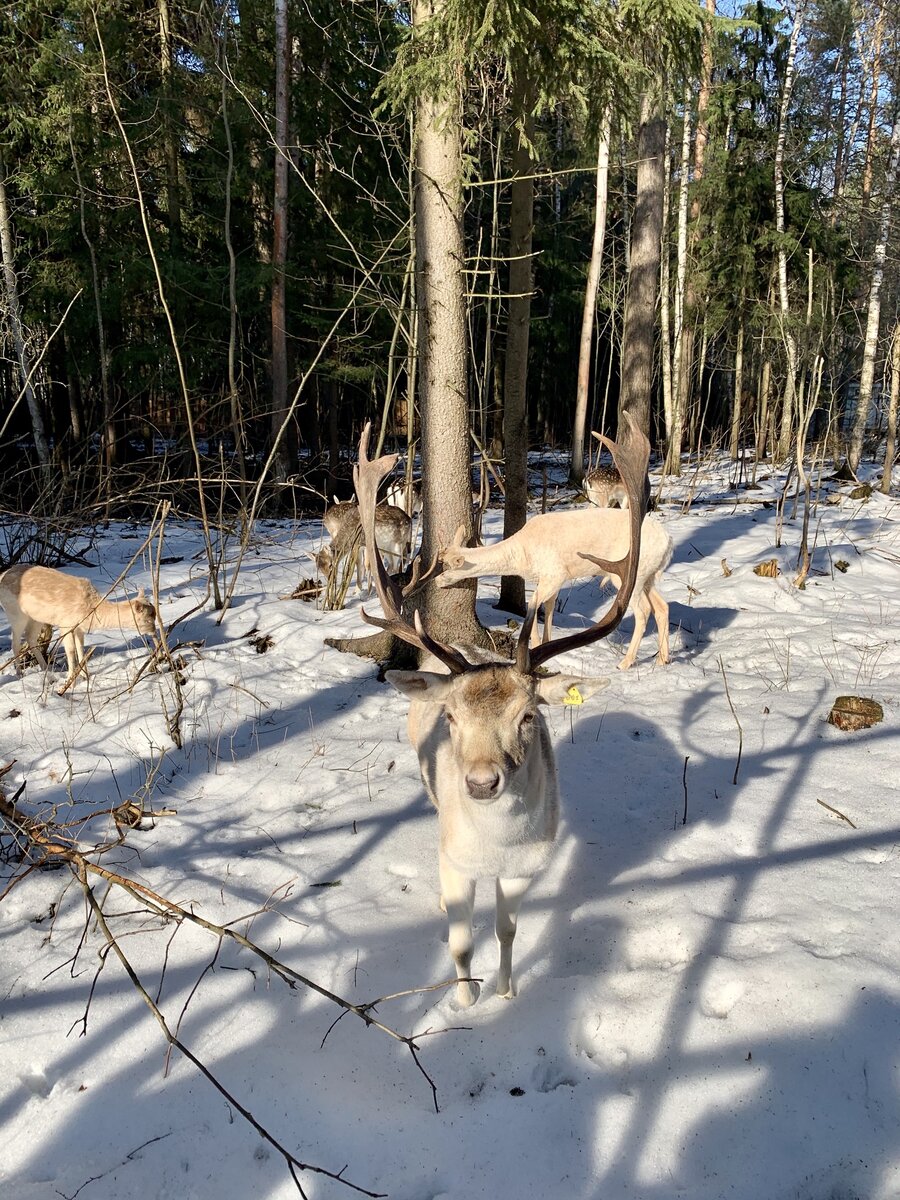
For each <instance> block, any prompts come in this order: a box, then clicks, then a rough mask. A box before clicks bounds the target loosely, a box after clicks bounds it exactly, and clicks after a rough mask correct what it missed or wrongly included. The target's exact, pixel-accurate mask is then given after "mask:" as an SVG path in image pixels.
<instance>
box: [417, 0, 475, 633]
mask: <svg viewBox="0 0 900 1200" xmlns="http://www.w3.org/2000/svg"><path fill="white" fill-rule="evenodd" d="M442 8H443V3H442V0H433V2H431V0H415V3H414V6H413V21H414V23H415V24H416V25H420V24H422V23H423V22H424V21H426V20H427V19H428V18H429V17H430V16H431V15H432V14H433V13H434V14H437V13H439V12H440V11H441V9H442ZM417 115H418V121H417V126H418V128H417V139H416V179H417V186H416V296H417V299H418V304H419V310H418V358H419V364H418V365H419V372H418V373H419V409H420V412H421V414H422V489H423V497H422V500H423V504H422V557H423V559H424V561H425V563H426V564H428V563H430V562H431V560H432V559H433V557H434V556H435V554H437V553H438V551H439V550H441V549H442V548H443V547H445V546H448V545H449V544H450V542H451V541H452V540H453V535H454V533H455V532H456V530H457V529H458V528H459V526H460V525H461V526H462V527H463V529H464V532H465V540H466V541H468V540H469V539H471V537H472V532H473V522H472V491H471V454H470V449H469V410H468V394H467V389H466V358H467V355H466V282H465V275H464V268H465V245H464V241H463V197H462V178H463V167H462V117H461V109H460V100H459V98H458V97H457V96H453V97H451V98H437V97H435V96H430V95H423V96H422V97H421V98H420V100H419V105H418V114H417ZM475 587H476V585H475V581H474V580H469V581H466V582H465V583H461V584H458V585H457V586H456V587H452V588H437V587H435V586H434V584H430V585H428V586H427V587H426V588H425V589H424V591H423V592H422V594H421V596H420V597H417V598H416V607H417V608H418V609H419V611H420V612H421V614H422V619H423V621H424V622H425V625H426V628H427V629H428V630H429V631H430V632H432V633H433V634H434V635H435V636H436V637H437V638H439V639H441V640H442V641H469V642H473V641H480V640H482V639H483V636H484V635H483V632H482V631H481V627H480V626H479V624H478V621H477V618H476V616H475Z"/></svg>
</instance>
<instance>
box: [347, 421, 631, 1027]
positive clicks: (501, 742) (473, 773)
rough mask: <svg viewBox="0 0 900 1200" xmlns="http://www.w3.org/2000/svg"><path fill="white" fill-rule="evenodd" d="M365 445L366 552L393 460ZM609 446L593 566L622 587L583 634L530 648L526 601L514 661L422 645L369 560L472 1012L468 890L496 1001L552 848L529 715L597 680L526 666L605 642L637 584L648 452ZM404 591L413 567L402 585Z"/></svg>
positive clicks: (541, 765)
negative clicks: (492, 896) (618, 516)
mask: <svg viewBox="0 0 900 1200" xmlns="http://www.w3.org/2000/svg"><path fill="white" fill-rule="evenodd" d="M368 437H369V428H368V426H367V427H366V429H365V431H364V432H363V436H362V439H361V441H360V450H359V466H358V468H357V469H356V470H355V472H354V478H355V481H356V490H357V495H358V497H359V501H360V509H361V512H362V518H363V526H364V528H365V529H366V531H367V536H368V540H369V542H370V543H372V542H374V537H373V534H374V521H375V495H376V491H377V488H378V484H379V482H380V480H381V479H382V478H383V476H384V475H385V474H386V473H387V472H388V471H389V470H390V469H391V468H392V466H393V464H394V461H395V459H394V456H390V457H385V458H379V459H377V460H375V461H374V462H370V461H369V459H368V455H367V446H368ZM610 448H611V449H612V451H613V453H614V455H615V456H616V461H617V462H618V463H619V466H620V469H621V471H622V476H623V478H624V479H625V480H626V483H627V486H628V490H629V501H630V503H631V505H632V507H631V511H630V514H629V515H628V519H629V521H630V527H629V529H630V541H629V540H628V539H626V545H625V546H624V548H623V549H624V553H623V555H622V557H621V559H620V560H617V561H615V562H602V563H599V564H598V565H599V566H600V567H601V568H602V569H604V570H605V571H607V572H609V573H610V574H615V575H617V577H618V578H620V579H621V581H622V582H621V586H620V588H619V591H618V594H617V596H616V598H615V600H614V601H613V604H612V606H611V608H610V609H609V610H608V611H607V613H606V614H605V615H604V616H603V617H601V619H600V620H599V621H598V622H597V623H596V624H595V625H592V626H591V628H590V629H585V630H582V631H580V632H578V633H574V634H571V635H569V636H568V637H564V638H560V639H558V640H557V641H555V642H552V643H546V644H544V645H542V646H539V647H537V648H536V649H533V650H532V649H531V648H530V646H529V635H530V632H531V627H532V625H533V623H534V618H535V612H536V609H535V606H534V604H533V603H532V605H531V607H530V608H529V611H528V615H527V617H526V619H525V622H524V624H523V626H522V631H521V635H520V637H519V642H518V648H517V652H516V661H515V662H514V663H509V662H498V661H494V660H488V658H487V656H486V655H485V654H484V652H483V651H478V650H475V649H474V648H473V647H469V646H466V647H454V646H449V645H445V644H443V643H441V642H438V641H436V640H434V639H433V638H432V637H430V636H429V635H428V634H427V633H426V632H425V629H424V627H423V625H422V621H421V618H420V616H419V613H418V612H417V613H416V614H415V618H414V621H413V622H412V623H411V622H410V621H409V619H408V618H407V617H406V616H405V615H404V614H403V613H402V605H403V598H404V596H403V593H402V592H401V591H400V589H399V587H398V586H397V584H396V583H395V582H394V581H393V580H392V579H391V578H390V577H389V576H388V574H387V571H386V570H385V568H384V563H383V562H382V560H381V556H380V554H377V553H376V554H375V555H374V556H373V557H374V564H373V565H374V568H375V586H376V589H377V592H378V598H379V600H380V601H381V605H382V608H383V610H384V614H385V616H384V618H383V619H382V618H378V617H373V616H369V615H368V614H367V613H365V612H363V616H364V617H365V619H366V620H367V621H368V622H369V623H370V624H372V625H378V626H379V627H381V628H383V629H388V630H390V631H391V632H392V633H394V634H395V635H396V636H397V637H399V638H401V639H402V640H403V641H405V642H408V643H409V644H411V645H413V646H416V647H417V648H418V649H419V650H420V651H421V652H422V654H423V655H424V659H423V661H422V664H421V669H420V670H418V671H387V672H386V673H385V677H386V678H387V679H388V681H389V682H390V683H392V684H393V686H394V687H395V688H397V689H398V690H399V691H400V692H402V693H403V694H404V695H406V696H408V697H409V699H410V701H411V704H410V709H409V722H408V724H409V736H410V741H411V742H412V744H413V746H414V747H415V749H416V751H417V753H418V756H419V766H420V768H421V772H422V780H423V782H424V784H425V790H426V792H427V793H428V795H429V797H430V798H431V801H432V803H433V804H434V806H435V808H436V809H437V811H438V824H439V829H440V851H439V856H438V867H439V873H440V883H441V906H442V907H443V908H444V910H445V911H446V913H447V918H448V921H449V927H450V953H451V955H452V956H453V961H454V963H455V964H456V976H457V991H456V996H457V1001H458V1003H459V1004H460V1005H462V1006H463V1007H467V1006H468V1005H470V1004H473V1003H474V1002H475V1000H476V999H477V997H478V994H479V985H478V983H477V982H476V981H475V980H473V979H472V978H471V967H472V948H473V941H472V913H473V906H474V901H475V885H476V881H477V880H479V879H494V880H495V881H496V883H495V887H496V898H497V899H496V903H497V912H496V924H495V929H496V935H497V941H498V943H499V947H500V964H499V971H498V975H497V993H498V995H500V996H505V997H511V996H513V995H514V994H515V983H514V980H513V972H512V950H513V940H514V938H515V934H516V924H517V919H518V911H519V906H520V904H521V902H522V898H523V896H524V895H525V892H526V890H527V889H528V886H529V884H530V883H531V880H532V879H533V878H534V876H535V875H536V874H538V873H539V872H540V871H541V870H542V869H543V867H544V866H545V865H546V864H547V862H548V860H549V858H550V855H551V853H552V850H553V843H554V841H555V838H556V830H557V823H558V819H559V791H558V785H557V778H556V764H555V761H554V755H553V745H552V743H551V740H550V733H549V730H548V728H547V725H546V722H545V721H544V718H543V716H542V715H541V711H540V706H541V705H544V704H581V703H582V702H583V701H584V700H585V699H587V698H588V697H589V696H591V695H592V694H593V693H594V692H596V691H598V690H599V689H600V688H603V687H606V686H607V685H608V683H609V680H608V679H593V678H584V677H582V676H579V675H552V676H547V675H539V674H538V668H539V667H540V666H541V665H542V664H543V663H545V662H547V661H548V660H549V659H550V658H552V657H553V656H554V655H557V654H560V653H562V652H563V651H566V650H573V649H576V648H577V647H580V646H586V645H588V644H590V643H591V642H594V641H597V640H598V639H600V638H604V637H607V636H608V635H609V634H610V633H611V632H612V631H613V630H614V629H615V628H616V626H617V625H618V624H619V622H620V621H621V620H622V617H623V616H624V615H625V611H626V608H627V606H628V600H629V597H630V595H631V591H632V589H633V587H634V585H635V580H636V578H637V572H638V555H639V547H640V537H641V516H642V497H643V486H644V475H645V473H646V467H647V461H648V457H649V445H648V443H647V440H646V438H644V437H643V436H642V435H641V434H640V433H638V432H637V429H636V428H635V427H634V426H633V424H631V423H630V421H629V426H628V435H627V437H626V438H625V439H623V442H622V444H621V445H619V446H613V445H612V444H610ZM415 586H416V577H415V570H414V576H413V583H412V584H410V585H409V588H413V587H415ZM409 588H408V589H407V591H409Z"/></svg>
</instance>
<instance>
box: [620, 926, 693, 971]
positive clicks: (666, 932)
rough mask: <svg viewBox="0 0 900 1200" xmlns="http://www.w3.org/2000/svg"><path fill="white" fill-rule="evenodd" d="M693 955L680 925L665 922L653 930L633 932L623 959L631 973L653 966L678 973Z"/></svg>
mask: <svg viewBox="0 0 900 1200" xmlns="http://www.w3.org/2000/svg"><path fill="white" fill-rule="evenodd" d="M692 953H693V952H692V949H691V947H690V946H689V945H688V943H687V939H686V938H685V936H684V932H683V931H682V929H681V928H680V926H678V925H674V924H672V923H671V922H665V923H662V924H660V925H657V926H656V927H655V928H653V929H646V928H644V929H635V930H632V931H631V934H630V937H629V943H628V945H627V946H626V947H625V953H624V958H625V965H626V966H627V967H628V969H629V970H630V971H640V970H643V969H646V968H653V967H655V968H656V969H657V970H660V971H677V970H681V969H682V968H683V967H684V966H685V964H686V963H687V962H689V961H690V958H691V955H692Z"/></svg>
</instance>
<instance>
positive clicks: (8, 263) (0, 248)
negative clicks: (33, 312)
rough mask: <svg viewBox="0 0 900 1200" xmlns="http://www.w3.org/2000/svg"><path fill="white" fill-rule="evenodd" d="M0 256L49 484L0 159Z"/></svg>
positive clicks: (26, 392)
mask: <svg viewBox="0 0 900 1200" xmlns="http://www.w3.org/2000/svg"><path fill="white" fill-rule="evenodd" d="M0 253H2V256H3V286H4V291H5V292H6V306H7V309H8V311H9V325H10V329H11V331H12V338H13V343H14V345H15V348H16V359H17V360H18V363H19V370H20V371H21V374H22V392H23V393H24V395H25V403H26V404H27V405H28V412H29V415H30V417H31V428H32V431H33V433H34V445H35V449H36V451H37V456H38V462H39V463H40V465H41V474H42V475H43V478H44V483H45V484H48V483H49V482H50V446H49V445H48V442H47V432H46V429H45V428H44V416H43V413H42V411H41V404H40V400H39V399H38V395H37V392H36V391H35V390H34V386H33V384H32V376H33V375H34V365H33V364H32V361H31V355H30V354H29V351H28V344H27V341H26V338H25V327H24V325H23V324H22V309H21V305H20V304H19V284H18V280H17V278H16V265H15V257H14V253H13V231H12V221H11V219H10V215H9V201H8V199H7V195H6V168H5V166H4V163H3V158H2V156H0Z"/></svg>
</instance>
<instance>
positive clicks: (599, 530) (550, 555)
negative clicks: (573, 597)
mask: <svg viewBox="0 0 900 1200" xmlns="http://www.w3.org/2000/svg"><path fill="white" fill-rule="evenodd" d="M626 488H627V491H628V495H627V498H626V504H625V506H624V508H623V509H616V508H580V509H574V510H572V511H571V512H553V513H544V514H543V515H542V516H539V517H532V518H531V520H530V521H528V522H526V524H525V525H523V526H522V528H521V529H520V530H519V531H518V532H517V533H514V534H513V535H512V536H511V537H508V538H505V539H504V540H503V541H502V542H494V544H493V545H491V546H463V544H462V538H463V529H462V527H460V528H459V529H458V530H457V531H456V536H455V538H454V540H453V544H452V545H451V546H449V547H448V548H447V549H446V550H444V551H443V555H442V557H443V562H444V571H443V574H442V575H441V576H440V578H439V579H438V580H437V584H438V587H452V586H453V585H454V584H455V583H459V581H460V580H461V579H475V578H477V577H478V576H481V575H521V576H522V577H523V578H524V579H526V580H527V581H529V582H532V583H534V584H535V589H534V600H533V603H534V604H535V605H536V606H540V605H543V606H544V637H543V640H544V641H545V642H549V640H550V636H551V632H552V629H553V611H554V608H555V606H556V598H557V596H558V595H559V593H560V590H561V588H562V587H563V585H564V584H566V583H570V582H572V580H575V579H590V578H592V577H593V576H595V575H600V576H603V577H604V581H605V580H606V579H611V580H613V581H614V582H615V581H617V580H618V579H619V576H618V575H617V574H616V573H615V572H614V571H607V570H606V569H605V568H604V567H603V566H602V565H601V564H600V563H599V560H598V559H597V558H596V557H595V555H603V557H604V558H608V559H619V558H623V557H624V555H625V554H626V552H627V550H628V546H629V537H630V533H629V530H630V528H631V518H630V516H629V515H628V511H627V510H628V508H629V506H630V505H631V504H632V492H631V488H630V485H628V484H626ZM643 506H644V495H643V493H642V495H641V512H643ZM671 557H672V539H671V537H670V536H669V533H668V531H667V530H666V528H665V526H664V525H663V524H662V523H661V522H660V521H659V519H658V518H657V517H654V516H645V517H644V519H643V523H642V525H641V553H640V560H639V562H638V564H637V583H636V584H635V587H634V593H633V595H632V598H631V606H632V611H633V612H634V633H633V634H632V637H631V642H630V643H629V646H628V650H627V652H626V654H625V657H624V658H623V659H622V661H621V662H620V663H619V670H620V671H627V670H628V668H629V667H630V666H631V665H632V663H633V662H634V660H635V658H636V657H637V652H638V647H639V646H640V643H641V639H642V638H643V636H644V631H645V630H646V628H647V621H648V620H649V618H650V614H651V612H652V614H653V616H654V617H655V618H656V629H657V633H658V635H659V661H660V662H661V663H667V662H668V661H669V606H668V604H666V602H665V600H664V599H663V598H662V596H661V595H660V593H659V591H658V588H657V584H658V583H659V579H660V576H661V575H662V573H663V571H664V570H665V568H666V567H667V566H668V564H669V560H670V559H671ZM531 639H532V645H537V642H538V635H537V630H536V629H532V632H531Z"/></svg>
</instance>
